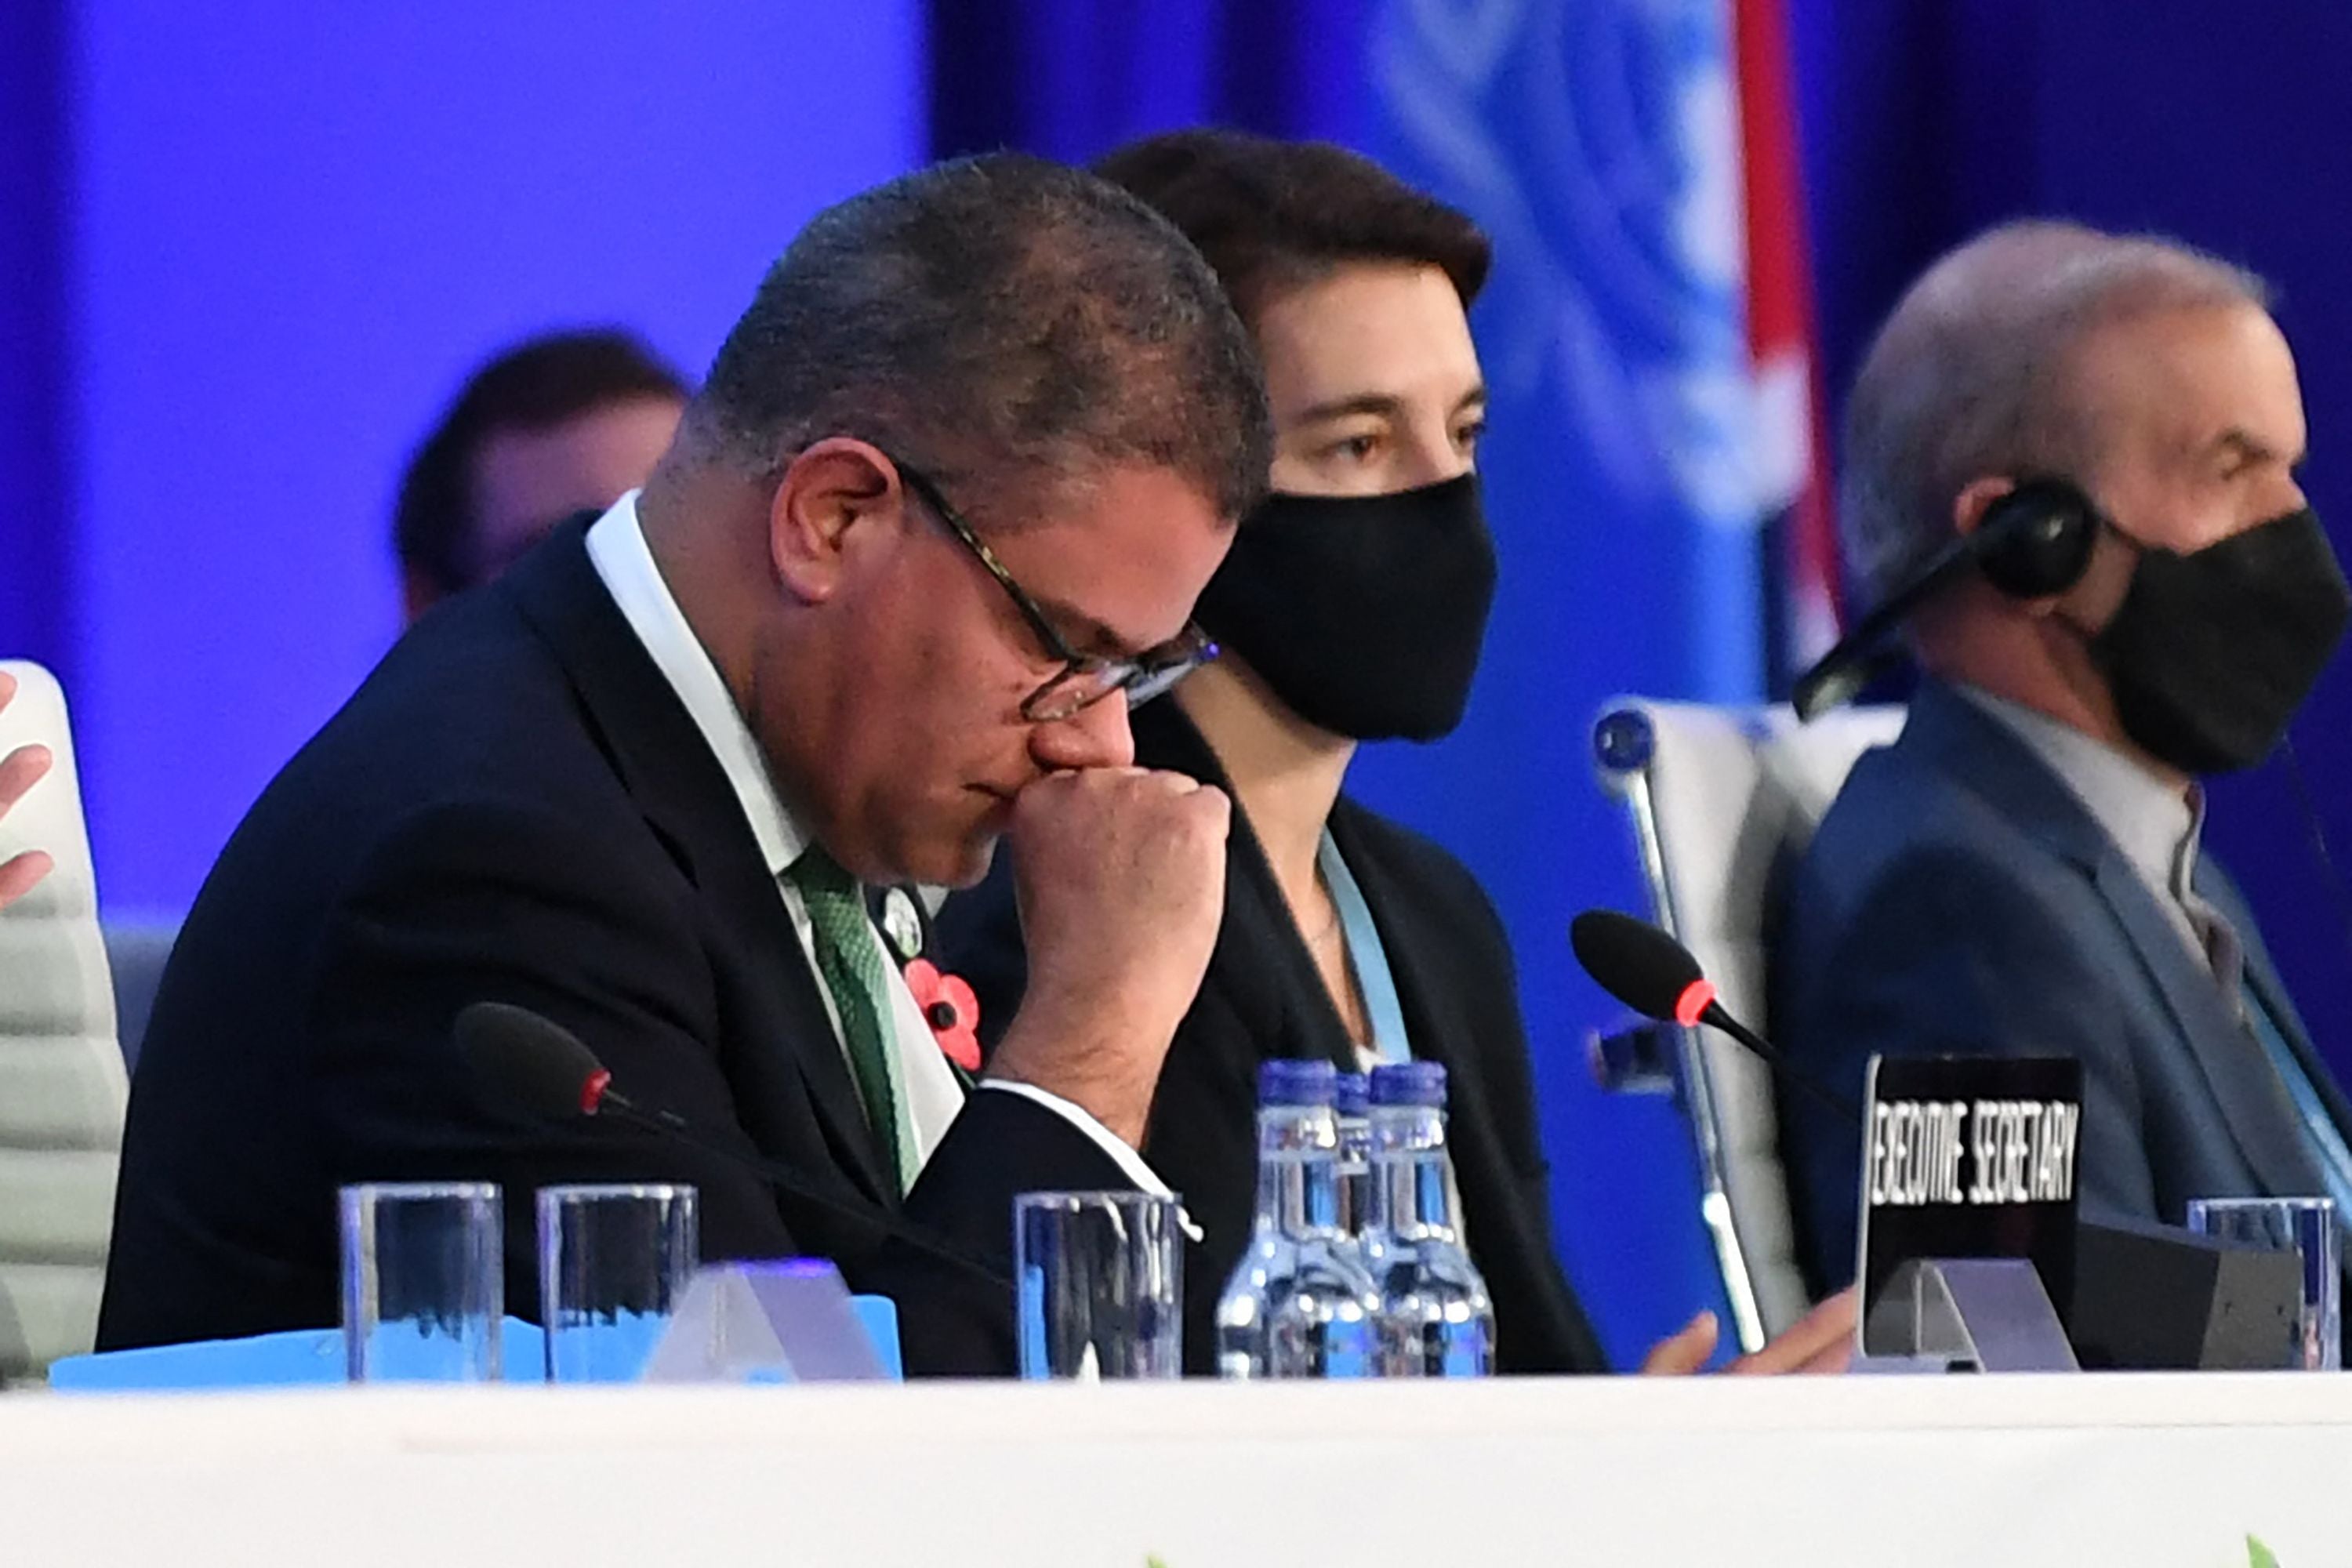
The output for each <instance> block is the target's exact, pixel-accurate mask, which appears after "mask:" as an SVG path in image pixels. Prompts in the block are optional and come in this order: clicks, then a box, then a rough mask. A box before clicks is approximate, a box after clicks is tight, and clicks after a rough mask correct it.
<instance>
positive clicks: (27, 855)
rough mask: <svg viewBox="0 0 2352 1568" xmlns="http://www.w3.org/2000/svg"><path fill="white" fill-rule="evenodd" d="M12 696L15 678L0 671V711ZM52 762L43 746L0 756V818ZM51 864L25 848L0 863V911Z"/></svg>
mask: <svg viewBox="0 0 2352 1568" xmlns="http://www.w3.org/2000/svg"><path fill="white" fill-rule="evenodd" d="M15 697H16V677H15V676H13V675H10V674H8V673H6V672H5V671H0V710H5V708H6V707H7V706H8V704H9V702H10V701H11V700H13V699H14V698H15ZM54 761H55V759H54V758H52V757H51V756H50V755H49V749H48V748H47V746H19V747H17V748H16V750H15V751H13V752H9V753H8V754H7V755H6V756H5V757H0V816H6V815H7V814H8V808H9V807H10V806H12V805H16V802H17V801H19V800H21V799H23V798H24V795H25V792H26V790H28V789H30V788H32V787H33V785H34V784H37V783H39V782H40V780H41V778H42V777H43V776H44V775H45V774H47V773H48V771H49V768H50V766H51V764H52V763H53V762H54ZM55 864H56V862H54V861H53V860H51V859H50V858H49V856H48V853H47V851H46V850H41V849H27V850H26V851H24V852H23V853H22V854H18V855H12V856H10V857H9V858H7V859H5V860H0V909H5V908H7V907H8V906H9V905H10V904H12V903H15V902H16V900H18V899H21V898H23V897H24V896H25V895H26V893H28V892H30V891H31V890H32V888H33V884H34V883H36V882H37V881H39V880H40V879H42V878H43V877H46V876H47V875H48V874H49V870H50V868H51V867H52V866H54V865H55Z"/></svg>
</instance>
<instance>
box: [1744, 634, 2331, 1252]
mask: <svg viewBox="0 0 2352 1568" xmlns="http://www.w3.org/2000/svg"><path fill="white" fill-rule="evenodd" d="M2194 885H2195V888H2196V890H2197V891H2198V893H2199V894H2200V895H2201V896H2202V897H2203V898H2204V899H2205V900H2207V901H2209V902H2210V903H2211V904H2212V905H2213V906H2214V907H2215V909H2216V910H2219V911H2220V912H2221V915H2222V916H2223V917H2224V918H2225V919H2227V920H2228V921H2229V922H2230V923H2231V926H2232V927H2233V928H2234V929H2235V930H2236V931H2237V933H2238V937H2239V940H2240V941H2241V942H2242V943H2243V945H2244V948H2245V966H2246V983H2247V984H2248V986H2249V987H2250V988H2252V990H2253V991H2254V992H2255V993H2256V994H2257V995H2258V996H2259V997H2260V999H2261V1001H2262V1003H2263V1005H2264V1006H2265V1008H2266V1009H2267V1010H2268V1011H2269V1012H2270V1014H2271V1015H2272V1016H2273V1018H2275V1019H2276V1020H2277V1021H2278V1023H2279V1026H2280V1030H2281V1033H2282V1034H2283V1035H2284V1037H2286V1039H2287V1042H2288V1044H2289V1046H2290V1047H2292V1048H2293V1049H2294V1052H2295V1053H2296V1054H2297V1055H2298V1056H2299V1057H2300V1058H2302V1060H2303V1064H2304V1067H2305V1071H2306V1072H2308V1073H2309V1074H2310V1075H2311V1077H2312V1079H2313V1080H2314V1082H2315V1084H2316V1085H2317V1087H2318V1089H2319V1091H2320V1094H2321V1096H2322V1098H2323V1099H2324V1100H2326V1104H2327V1107H2328V1109H2329V1110H2330V1112H2331V1113H2332V1114H2333V1115H2334V1116H2335V1118H2336V1124H2337V1125H2338V1126H2339V1127H2344V1126H2347V1125H2352V1114H2347V1105H2346V1102H2345V1100H2344V1097H2343V1095H2342V1093H2341V1092H2340V1091H2339V1090H2338V1089H2337V1088H2336V1084H2335V1083H2334V1081H2333V1080H2332V1079H2330V1078H2329V1077H2328V1075H2327V1071H2326V1068H2325V1067H2324V1066H2322V1065H2321V1064H2320V1062H2319V1061H2318V1059H2317V1058H2316V1057H2315V1055H2314V1054H2313V1051H2312V1047H2311V1041H2310V1037H2309V1036H2308V1035H2307V1034H2306V1032H2305V1029H2304V1026H2303V1023H2302V1021H2301V1019H2300V1018H2299V1017H2298V1016H2296V1014H2295V1011H2294V1004H2293V1003H2292V1002H2291V1001H2290V1000H2289V999H2288V997H2287V994H2286V991H2285V988H2284V986H2283V985H2282V984H2280V982H2279V977H2278V973H2277V972H2276V971H2275V970H2274V969H2273V967H2272V965H2271V962H2270V958H2269V955H2268V954H2267V953H2266V952H2264V951H2263V944H2262V938H2261V935H2260V933H2259V932H2258V931H2257V930H2256V928H2255V925H2254V921H2253V916H2252V913H2251V912H2250V911H2249V910H2247V908H2246V906H2245V903H2244V900H2242V899H2241V898H2240V897H2239V895H2238V892H2237V889H2235V888H2234V887H2233V886H2231V883H2230V881H2229V879H2228V878H2227V877H2226V876H2225V875H2224V874H2223V873H2222V872H2221V868H2219V867H2218V866H2216V865H2214V864H2213V863H2212V861H2211V860H2210V859H2200V863H2199V865H2198V868H2197V871H2196V875H2195V882H2194ZM1772 952H1773V973H1772V994H1771V1000H1770V1008H1771V1022H1772V1026H1773V1033H1774V1034H1775V1036H1776V1037H1778V1039H1779V1041H1780V1045H1781V1047H1783V1048H1784V1049H1785V1050H1787V1051H1788V1052H1789V1054H1790V1056H1791V1057H1792V1058H1795V1060H1797V1061H1798V1062H1799V1063H1800V1064H1801V1066H1803V1067H1804V1068H1807V1069H1809V1070H1810V1071H1811V1072H1813V1073H1815V1074H1818V1075H1820V1076H1821V1077H1822V1078H1824V1079H1827V1080H1828V1081H1829V1082H1830V1083H1832V1085H1834V1086H1836V1087H1838V1088H1841V1089H1844V1090H1846V1091H1847V1092H1848V1093H1850V1094H1851V1095H1852V1096H1853V1098H1854V1099H1855V1100H1857V1101H1859V1100H1860V1099H1861V1096H1862V1088H1863V1078H1864V1068H1865V1065H1866V1063H1867V1062H1868V1060H1869V1058H1870V1057H1871V1055H1872V1054H1873V1053H1874V1052H1883V1053H1886V1054H1890V1055H1892V1054H1906V1053H1911V1054H1927V1053H1938V1052H1955V1053H1969V1054H1973V1053H1983V1054H1988V1055H2014V1056H2074V1057H2078V1058H2081V1060H2082V1063H2083V1074H2084V1118H2083V1131H2082V1142H2081V1149H2080V1155H2079V1159H2080V1164H2079V1168H2078V1191H2079V1194H2080V1197H2081V1201H2082V1207H2083V1211H2084V1214H2085V1215H2088V1216H2092V1217H2098V1216H2103V1215H2120V1216H2125V1217H2130V1218H2137V1219H2142V1220H2153V1221H2158V1222H2160V1223H2163V1224H2166V1225H2179V1224H2180V1223H2181V1220H2182V1215H2183V1210H2184V1207H2185V1205H2187V1203H2188V1200H2189V1199H2190V1198H2193V1197H2213V1196H2225V1195H2269V1196H2286V1195H2304V1194H2318V1193H2324V1192H2325V1191H2326V1187H2325V1185H2324V1184H2323V1183H2322V1180H2321V1177H2320V1174H2319V1172H2318V1170H2317V1168H2316V1166H2315V1163H2314V1162H2313V1160H2312V1158H2311V1155H2310V1153H2309V1152H2308V1149H2307V1146H2306V1144H2305V1139H2304V1131H2303V1128H2302V1125H2301V1123H2300V1121H2298V1119H2297V1116H2296V1112H2295V1110H2294V1104H2293V1102H2292V1101H2291V1100H2289V1098H2288V1095H2287V1092H2286V1089H2285V1087H2284V1085H2283V1084H2282V1083H2281V1081H2280V1079H2279V1076H2278V1073H2277V1072H2276V1070H2275V1069H2273V1067H2272V1066H2271V1063H2270V1059H2269V1058H2268V1057H2267V1056H2266V1055H2265V1054H2264V1052H2263V1047H2262V1046H2261V1045H2260V1044H2259V1043H2258V1042H2257V1041H2256V1039H2255V1038H2254V1037H2253V1036H2252V1033H2251V1032H2250V1031H2249V1030H2248V1028H2247V1027H2246V1026H2245V1025H2244V1024H2243V1023H2242V1022H2241V1020H2240V1018H2239V1016H2237V1011H2236V1008H2235V1006H2234V1004H2233V1002H2232V1001H2231V999H2229V998H2227V997H2225V995H2224V994H2223V992H2222V989H2221V985H2220V984H2218V983H2217V982H2216V981H2215V979H2214V976H2213V973H2212V971H2211V970H2210V968H2209V967H2208V966H2207V965H2206V964H2205V963H2202V962H2201V961H2200V959H2199V958H2198V957H2197V955H2196V954H2194V953H2192V952H2190V951H2189V946H2188V944H2187V942H2184V941H2183V940H2182V937H2181V934H2180V932H2179V930H2178V929H2177V928H2176V927H2175V926H2174V925H2173V924H2172V923H2171V922H2170V921H2168V918H2167V915H2166V912H2165V910H2164V908H2163V906H2162V905H2161V904H2160V903H2159V902H2158V896H2157V894H2156V893H2154V892H2153V891H2151V890H2150V889H2149V888H2148V887H2147V883H2146V881H2145V880H2144V879H2142V878H2141V877H2140V876H2139V874H2138V873H2137V872H2136V871H2135V870H2134V869H2133V868H2132V866H2131V864H2130V862H2129V861H2127V860H2126V858H2125V856H2124V853H2123V851H2122V849H2121V848H2119V847H2117V846H2116V842H2115V841H2114V839H2113V838H2112V837H2109V836H2108V834H2107V832H2106V830H2105V829H2104V828H2103V827H2101V826H2099V824H2098V823H2097V821H2096V820H2095V819H2094V818H2093V817H2092V816H2091V815H2090V813H2089V812H2088V810H2087V809H2085V807H2084V805H2083V804H2082V802H2081V801H2080V800H2079V799H2078V798H2077V797H2076V796H2075V795H2074V793H2073V791H2071V790H2070V789H2068V788H2067V786H2066V785H2065V784H2064V783H2063V781H2061V779H2060V778H2059V777H2058V775H2057V774H2056V773H2054V772H2053V771H2052V769H2051V768H2050V767H2049V766H2048V764H2046V763H2044V762H2043V761H2042V759H2041V758H2040V757H2038V756H2037V755H2036V754H2035V753H2034V752H2033V751H2032V749H2031V748H2030V747H2028V746H2027V745H2026V744H2025V742H2023V741H2022V740H2021V739H2020V738H2019V737H2018V736H2017V735H2016V734H2015V733H2013V732H2012V731H2011V730H2009V729H2008V728H2007V727H2006V726H2004V725H2003V724H2001V723H2000V721H1998V720H1996V719H1994V718H1992V717H1991V716H1990V715H1989V714H1987V713H1985V712H1983V711H1982V710H1979V709H1978V708H1976V707H1975V706H1973V705H1972V704H1970V703H1969V701H1968V700H1966V699H1965V698H1963V697H1961V696H1960V695H1959V694H1958V693H1957V692H1955V691H1954V690H1952V689H1950V688H1949V687H1948V686H1944V685H1941V684H1939V683H1937V682H1935V681H1932V680H1930V681H1927V682H1925V683H1923V684H1922V685H1921V687H1920V689H1919V692H1918V695H1917V697H1916V700H1914V702H1913V704H1912V708H1911V717H1910V721H1909V722H1908V723H1907V724H1906V727H1905V729H1904V731H1903V734H1902V737H1901V739H1900V740H1898V741H1897V742H1895V744H1894V745H1893V746H1890V747H1886V748H1884V749H1882V750H1879V751H1875V752H1871V753H1869V754H1868V755H1866V756H1864V758H1863V760H1862V761H1861V763H1858V764H1857V765H1856V766H1855V768H1854V771H1853V776H1852V777H1851V778H1850V779H1849V780H1848V781H1847V783H1846V785H1845V788H1844V789H1843V791H1842V792H1841V793H1840V794H1839V795H1838V798H1837V801H1836V804H1835V805H1832V807H1831V809H1830V812H1829V815H1828V816H1827V817H1825V818H1824V819H1823V821H1822V826H1821V830H1820V832H1819V833H1818V834H1817V835H1816V836H1815V837H1814V838H1813V841H1812V843H1811V846H1810V847H1809V848H1808V849H1807V851H1806V853H1805V855H1804V858H1803V859H1802V861H1801V864H1800V865H1799V867H1798V868H1797V871H1796V874H1795V876H1794V878H1793V879H1792V881H1791V883H1790V889H1789V898H1788V902H1787V904H1786V905H1785V907H1784V910H1783V914H1782V921H1781V924H1780V930H1779V931H1777V932H1776V933H1774V939H1773V942H1772ZM1781 1141H1782V1146H1783V1148H1782V1152H1783V1153H1784V1155H1785V1156H1786V1158H1787V1160H1788V1162H1789V1168H1790V1179H1791V1182H1792V1184H1793V1189H1794V1190H1793V1192H1792V1194H1791V1195H1792V1197H1793V1198H1794V1200H1795V1206H1796V1209H1797V1221H1798V1225H1799V1227H1800V1233H1801V1243H1802V1247H1803V1251H1804V1255H1805V1258H1806V1261H1807V1265H1808V1268H1809V1269H1810V1270H1811V1273H1812V1276H1813V1279H1812V1283H1813V1284H1814V1286H1815V1288H1816V1289H1828V1288H1834V1287H1836V1286H1839V1285H1843V1284H1844V1283H1845V1282H1846V1281H1847V1280H1849V1279H1852V1278H1853V1269H1854V1212H1855V1208H1856V1202H1857V1196H1858V1189H1859V1183H1860V1177H1859V1171H1860V1163H1861V1139H1860V1131H1859V1130H1858V1129H1857V1128H1856V1127H1855V1126H1854V1125H1853V1124H1852V1123H1851V1122H1848V1121H1843V1120H1841V1119H1839V1118H1836V1117H1833V1116H1832V1115H1830V1114H1829V1113H1827V1112H1826V1111H1822V1110H1816V1109H1815V1108H1813V1107H1811V1106H1810V1105H1809V1104H1808V1103H1807V1102H1806V1101H1805V1100H1802V1099H1799V1098H1796V1097H1784V1098H1783V1100H1782V1110H1781Z"/></svg>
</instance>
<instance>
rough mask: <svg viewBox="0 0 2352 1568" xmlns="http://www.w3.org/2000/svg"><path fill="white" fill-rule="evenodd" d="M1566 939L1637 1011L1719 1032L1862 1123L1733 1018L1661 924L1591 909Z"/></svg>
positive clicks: (1843, 1101)
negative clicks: (1657, 924) (1709, 1027)
mask: <svg viewBox="0 0 2352 1568" xmlns="http://www.w3.org/2000/svg"><path fill="white" fill-rule="evenodd" d="M1568 939H1569V943H1570V946H1572V947H1574V948H1575V950H1576V962H1577V963H1580V964H1582V965H1583V966H1584V973H1587V974H1589V975H1591V976H1592V978H1593V980H1594V981H1595V982H1596V983H1597V984H1599V985H1600V986H1601V989H1602V990H1603V991H1606V992H1608V993H1609V994H1610V995H1612V996H1614V997H1615V998H1617V1000H1618V1001H1620V1002H1622V1003H1623V1004H1624V1005H1626V1006H1628V1007H1631V1008H1632V1009H1633V1011H1635V1012H1636V1013H1639V1014H1641V1015H1642V1016H1643V1017H1646V1018H1655V1019H1656V1020H1658V1022H1660V1023H1662V1024H1680V1025H1681V1026H1683V1027H1685V1028H1686V1029H1692V1028H1696V1027H1697V1026H1699V1025H1701V1024H1706V1025H1708V1026H1712V1027H1714V1028H1717V1029H1720V1030H1722V1031H1723V1032H1724V1033H1725V1034H1727V1035H1729V1036H1730V1037H1732V1038H1733V1039H1735V1040H1738V1042H1739V1043H1740V1044H1741V1045H1743V1046H1745V1047H1748V1050H1750V1051H1751V1052H1753V1053H1754V1054H1755V1055H1756V1056H1757V1057H1758V1058H1760V1059H1761V1060H1762V1061H1763V1062H1764V1064H1765V1065H1766V1066H1768V1067H1769V1068H1771V1069H1772V1070H1773V1072H1774V1073H1776V1074H1778V1075H1779V1076H1780V1078H1782V1079H1785V1080H1787V1081H1788V1082H1790V1083H1792V1084H1795V1085H1796V1086H1797V1087H1798V1088H1799V1089H1803V1090H1804V1091H1805V1092H1806V1093H1807V1094H1809V1095H1811V1096H1812V1097H1813V1099H1814V1100H1817V1101H1819V1102H1820V1103H1821V1104H1822V1105H1824V1106H1826V1107H1828V1108H1829V1109H1830V1110H1832V1111H1835V1112H1836V1113H1837V1114H1838V1115H1840V1116H1843V1117H1844V1118H1845V1119H1846V1120H1847V1121H1851V1122H1853V1124H1854V1125H1855V1126H1857V1127H1859V1126H1861V1125H1862V1112H1861V1111H1860V1110H1856V1109H1855V1107H1854V1104H1853V1101H1852V1100H1848V1099H1847V1098H1846V1097H1845V1096H1843V1095H1842V1094H1840V1093H1838V1092H1837V1091H1836V1090H1835V1089H1831V1088H1829V1087H1827V1086H1826V1085H1824V1084H1822V1082H1820V1081H1819V1080H1818V1079H1814V1078H1813V1077H1812V1076H1811V1074H1809V1073H1805V1072H1801V1071H1799V1070H1798V1068H1796V1067H1795V1066H1794V1065H1793V1064H1792V1063H1790V1060H1789V1058H1786V1057H1784V1056H1782V1055H1781V1054H1780V1047H1777V1046H1775V1045H1773V1044H1772V1042H1771V1041H1769V1040H1768V1039H1766V1038H1765V1037H1763V1036H1761V1035H1759V1034H1758V1033H1757V1032H1756V1031H1755V1030H1753V1029H1751V1028H1749V1027H1748V1026H1747V1025H1745V1024H1743V1023H1741V1022H1740V1021H1739V1020H1738V1019H1737V1018H1735V1017H1733V1016H1731V1014H1730V1013H1729V1012H1728V1011H1727V1009H1726V1008H1725V1007H1724V1005H1723V1004H1722V1003H1720V1002H1718V1001H1717V1000H1716V991H1715V982H1713V981H1711V980H1709V979H1708V978H1707V977H1706V973H1704V972H1703V971H1702V970H1701V969H1700V968H1699V966H1698V960H1697V959H1696V958H1693V957H1692V956H1691V954H1690V950H1689V949H1688V948H1685V946H1683V944H1682V943H1680V942H1676V941H1675V939H1674V938H1673V937H1671V936H1668V935H1667V934H1666V933H1665V932H1664V931H1660V930H1659V929H1658V928H1657V927H1656V926H1654V925H1652V924H1650V923H1649V922H1648V921H1638V920H1635V919H1634V918H1633V916H1632V915H1627V914H1620V913H1618V912H1617V911H1616V910H1585V911H1584V912H1583V913H1582V914H1580V915H1579V916H1577V917H1576V919H1575V920H1574V921H1570V924H1569V928H1568Z"/></svg>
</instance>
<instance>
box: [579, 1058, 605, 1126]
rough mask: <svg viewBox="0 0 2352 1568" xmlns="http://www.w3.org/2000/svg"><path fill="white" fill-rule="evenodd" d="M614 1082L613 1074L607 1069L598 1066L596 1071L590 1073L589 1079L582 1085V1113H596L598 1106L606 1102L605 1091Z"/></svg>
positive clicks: (586, 1114) (584, 1114)
mask: <svg viewBox="0 0 2352 1568" xmlns="http://www.w3.org/2000/svg"><path fill="white" fill-rule="evenodd" d="M612 1084H613V1075H612V1074H611V1073H610V1072H609V1071H607V1070H606V1069H604V1068H597V1069H596V1070H595V1071H594V1072H592V1073H590V1074H589V1075H588V1077H587V1079H586V1080H585V1081H584V1082H583V1083H582V1084H581V1086H580V1114H581V1115H583V1116H593V1115H595V1114H596V1108H597V1107H598V1106H599V1105H602V1104H603V1103H604V1091H605V1090H606V1089H609V1088H611V1087H612Z"/></svg>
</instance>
